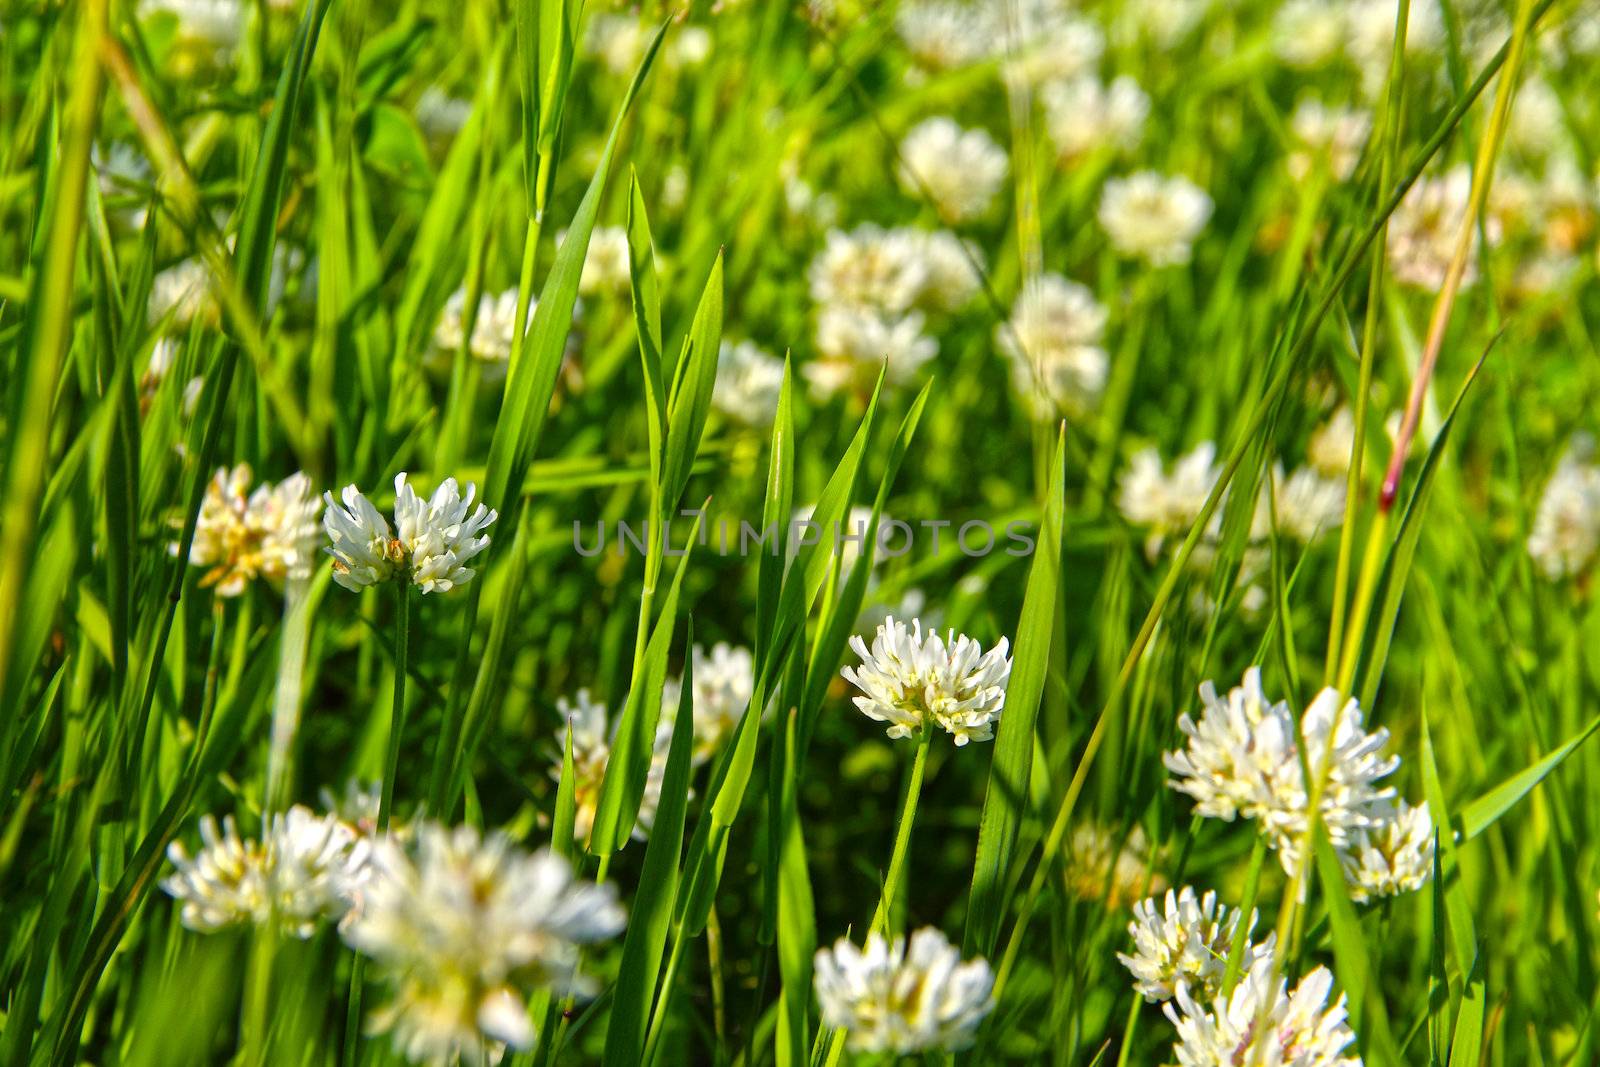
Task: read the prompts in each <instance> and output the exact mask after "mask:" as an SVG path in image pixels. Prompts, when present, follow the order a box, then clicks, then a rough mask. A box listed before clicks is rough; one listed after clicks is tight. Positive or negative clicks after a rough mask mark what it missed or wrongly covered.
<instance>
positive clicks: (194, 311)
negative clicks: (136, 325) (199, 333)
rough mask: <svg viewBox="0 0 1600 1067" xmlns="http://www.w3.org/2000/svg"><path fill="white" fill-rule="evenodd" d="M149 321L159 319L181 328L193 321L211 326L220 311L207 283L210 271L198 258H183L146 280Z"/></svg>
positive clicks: (209, 281) (209, 282)
mask: <svg viewBox="0 0 1600 1067" xmlns="http://www.w3.org/2000/svg"><path fill="white" fill-rule="evenodd" d="M149 308H150V322H151V323H152V324H154V323H158V322H161V321H163V320H165V321H167V322H168V323H170V324H171V326H172V327H173V328H175V329H180V330H181V329H185V328H187V327H188V325H189V324H190V323H192V322H194V321H195V320H197V319H198V320H200V321H201V322H203V323H206V324H207V325H215V324H216V322H217V321H218V319H219V318H220V316H221V314H222V312H221V308H220V306H219V305H218V304H217V297H216V293H215V292H214V291H213V289H212V286H211V271H210V270H209V269H207V267H206V265H205V264H204V263H202V262H201V261H200V260H199V259H186V260H183V261H182V262H181V263H177V264H175V265H173V266H171V267H168V268H167V269H166V270H164V271H162V272H161V273H159V274H157V275H156V276H155V277H154V278H153V279H151V281H150V305H149Z"/></svg>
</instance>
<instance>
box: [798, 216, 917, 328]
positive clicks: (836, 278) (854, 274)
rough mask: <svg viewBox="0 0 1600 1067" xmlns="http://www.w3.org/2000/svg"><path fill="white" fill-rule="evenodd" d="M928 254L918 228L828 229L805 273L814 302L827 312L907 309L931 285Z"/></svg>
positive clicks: (866, 225)
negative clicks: (843, 307)
mask: <svg viewBox="0 0 1600 1067" xmlns="http://www.w3.org/2000/svg"><path fill="white" fill-rule="evenodd" d="M924 251H925V249H924V245H923V240H922V238H921V237H920V235H919V234H918V233H917V231H915V230H907V229H896V230H884V229H882V228H880V227H878V226H874V225H872V224H871V223H867V224H864V225H861V226H857V227H856V228H855V229H854V230H852V231H851V232H849V233H845V232H843V231H842V230H832V231H829V233H828V237H827V241H826V243H825V244H824V246H823V249H822V251H821V252H818V253H817V255H816V258H814V259H813V260H812V261H811V266H810V268H809V269H808V271H807V277H808V278H809V280H810V285H811V299H812V300H814V301H816V302H817V304H819V305H821V306H823V307H825V308H826V307H835V306H839V305H847V304H848V305H857V306H864V307H873V308H879V309H881V310H883V311H888V312H903V311H906V310H908V309H909V308H910V307H911V306H912V305H913V304H915V303H916V302H917V298H918V297H919V296H921V295H922V289H923V286H924V285H925V284H927V267H926V263H925V257H924Z"/></svg>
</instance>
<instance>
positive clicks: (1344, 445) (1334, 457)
mask: <svg viewBox="0 0 1600 1067" xmlns="http://www.w3.org/2000/svg"><path fill="white" fill-rule="evenodd" d="M1355 442H1356V417H1355V413H1354V412H1352V411H1351V410H1350V407H1349V405H1341V406H1340V407H1339V409H1338V410H1337V411H1335V412H1334V413H1333V414H1332V415H1330V416H1328V421H1327V422H1325V423H1323V424H1322V425H1321V426H1319V427H1317V429H1316V432H1315V433H1313V434H1312V435H1311V440H1310V441H1309V442H1308V443H1307V444H1306V462H1307V463H1308V464H1310V465H1311V468H1312V469H1313V470H1315V471H1317V472H1318V473H1320V474H1322V475H1324V476H1326V477H1329V478H1344V477H1345V476H1346V475H1347V474H1348V473H1349V470H1350V455H1351V453H1352V452H1353V451H1354V449H1355Z"/></svg>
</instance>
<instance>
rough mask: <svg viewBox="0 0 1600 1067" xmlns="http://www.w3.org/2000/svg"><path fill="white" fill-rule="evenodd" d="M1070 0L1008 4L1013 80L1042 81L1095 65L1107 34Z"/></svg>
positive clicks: (1006, 46) (1005, 41)
mask: <svg viewBox="0 0 1600 1067" xmlns="http://www.w3.org/2000/svg"><path fill="white" fill-rule="evenodd" d="M1075 6H1076V5H1075V4H1073V3H1071V2H1070V0H1015V2H1010V3H1006V4H1004V5H1002V8H1001V12H1000V15H999V21H1000V31H1001V32H1000V37H1001V41H1002V45H1003V54H1004V57H1005V65H1004V68H1003V70H1004V73H1005V78H1006V80H1007V81H1008V82H1011V83H1013V84H1022V85H1038V84H1040V83H1041V82H1044V81H1048V80H1050V79H1053V78H1071V77H1075V76H1076V75H1078V74H1082V73H1084V72H1085V71H1089V70H1093V69H1094V66H1095V64H1096V63H1098V62H1099V61H1100V56H1101V54H1102V53H1104V52H1105V48H1106V39H1105V34H1104V33H1102V32H1101V31H1100V28H1099V27H1098V26H1096V25H1095V24H1094V23H1092V22H1090V21H1089V20H1087V19H1085V18H1083V17H1082V16H1081V15H1079V14H1078V13H1077V12H1076V11H1075V10H1074V7H1075Z"/></svg>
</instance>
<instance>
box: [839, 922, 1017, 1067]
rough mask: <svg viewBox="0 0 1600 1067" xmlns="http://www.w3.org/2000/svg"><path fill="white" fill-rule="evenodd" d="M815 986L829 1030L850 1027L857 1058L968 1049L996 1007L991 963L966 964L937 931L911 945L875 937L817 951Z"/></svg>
mask: <svg viewBox="0 0 1600 1067" xmlns="http://www.w3.org/2000/svg"><path fill="white" fill-rule="evenodd" d="M815 980H816V991H817V1003H818V1005H819V1007H820V1008H821V1011H822V1021H823V1025H825V1026H829V1027H834V1028H839V1027H843V1028H845V1029H847V1030H848V1031H849V1038H848V1041H847V1044H848V1046H849V1047H850V1049H851V1050H852V1051H856V1052H896V1053H902V1054H904V1053H913V1052H922V1051H929V1050H935V1049H941V1050H946V1051H949V1050H957V1049H963V1048H967V1047H969V1046H970V1045H971V1044H972V1040H973V1035H974V1033H975V1032H976V1031H977V1028H978V1024H979V1023H981V1022H982V1021H983V1019H984V1017H985V1016H986V1015H988V1014H989V1012H990V1011H991V1010H992V1009H993V1007H994V1001H993V997H992V993H993V989H994V975H993V974H992V973H991V972H990V970H989V964H988V962H987V961H985V960H983V959H981V958H979V959H973V960H968V961H966V962H962V959H961V951H960V949H958V948H956V946H954V945H952V944H951V943H950V942H949V940H948V939H946V938H945V936H944V934H942V933H940V932H939V931H938V930H936V929H934V928H933V927H925V928H923V929H921V930H918V931H917V932H916V933H914V934H912V935H911V942H910V944H909V945H907V943H906V939H905V938H903V937H897V938H895V939H894V940H893V941H892V942H891V941H887V940H885V939H884V937H883V935H882V934H879V933H873V934H870V935H869V936H868V937H867V943H866V947H865V948H864V949H858V948H856V946H855V945H853V944H851V943H850V941H849V939H847V938H840V939H839V940H838V941H837V942H835V943H834V945H833V947H832V948H823V949H819V950H818V951H817V955H816V960H815Z"/></svg>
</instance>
